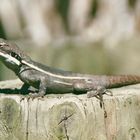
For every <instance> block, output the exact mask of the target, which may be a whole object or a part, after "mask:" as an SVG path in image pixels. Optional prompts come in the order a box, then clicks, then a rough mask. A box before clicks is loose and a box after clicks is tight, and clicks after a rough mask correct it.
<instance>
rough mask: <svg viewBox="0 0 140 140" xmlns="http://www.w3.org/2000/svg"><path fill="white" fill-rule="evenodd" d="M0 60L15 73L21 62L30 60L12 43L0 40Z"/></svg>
mask: <svg viewBox="0 0 140 140" xmlns="http://www.w3.org/2000/svg"><path fill="white" fill-rule="evenodd" d="M0 60H1V61H2V62H3V63H4V64H5V65H6V66H7V67H8V68H10V69H12V70H13V71H15V70H16V69H18V68H19V66H20V64H21V60H26V61H28V60H30V57H29V56H27V55H25V54H24V52H23V51H21V50H20V49H19V48H18V46H17V45H16V44H14V43H11V42H9V41H6V40H4V39H0Z"/></svg>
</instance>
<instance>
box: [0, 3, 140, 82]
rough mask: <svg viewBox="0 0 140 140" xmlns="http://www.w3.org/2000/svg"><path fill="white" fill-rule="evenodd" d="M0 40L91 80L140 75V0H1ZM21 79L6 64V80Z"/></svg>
mask: <svg viewBox="0 0 140 140" xmlns="http://www.w3.org/2000/svg"><path fill="white" fill-rule="evenodd" d="M0 38H5V39H8V40H10V41H12V42H15V43H16V44H17V45H18V46H19V47H20V48H21V49H22V50H24V51H26V52H27V54H29V55H30V56H31V57H32V59H34V60H36V61H38V62H41V63H43V64H46V65H49V66H52V67H57V68H60V69H64V70H68V71H74V72H79V73H89V74H107V75H111V74H140V71H139V69H140V1H139V0H113V1H110V0H51V1H50V0H33V1H29V0H24V1H22V0H14V1H11V0H0ZM14 78H16V76H15V75H14V73H13V72H11V71H10V70H8V69H7V68H6V67H5V66H4V65H3V64H2V63H0V80H6V79H14Z"/></svg>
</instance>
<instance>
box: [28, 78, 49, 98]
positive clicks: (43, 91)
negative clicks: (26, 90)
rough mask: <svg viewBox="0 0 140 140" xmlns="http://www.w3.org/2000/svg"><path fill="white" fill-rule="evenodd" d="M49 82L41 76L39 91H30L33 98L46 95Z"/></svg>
mask: <svg viewBox="0 0 140 140" xmlns="http://www.w3.org/2000/svg"><path fill="white" fill-rule="evenodd" d="M46 85H47V83H46V80H45V78H41V79H40V82H39V87H38V92H36V93H30V94H29V95H30V97H31V98H33V99H34V98H36V97H44V95H45V94H46V89H47V86H46Z"/></svg>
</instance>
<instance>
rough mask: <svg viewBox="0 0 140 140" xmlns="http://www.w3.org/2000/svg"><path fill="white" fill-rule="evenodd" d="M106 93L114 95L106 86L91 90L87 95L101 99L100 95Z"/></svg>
mask: <svg viewBox="0 0 140 140" xmlns="http://www.w3.org/2000/svg"><path fill="white" fill-rule="evenodd" d="M103 94H106V95H109V96H112V95H113V94H112V92H111V91H110V90H108V89H106V88H104V87H100V86H98V87H97V89H96V90H91V91H88V92H87V97H88V98H91V97H96V98H98V99H100V96H101V95H103Z"/></svg>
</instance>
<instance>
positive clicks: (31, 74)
mask: <svg viewBox="0 0 140 140" xmlns="http://www.w3.org/2000/svg"><path fill="white" fill-rule="evenodd" d="M0 61H2V62H3V63H4V64H5V65H6V66H7V67H8V68H9V69H11V70H12V71H13V72H14V73H15V74H16V75H17V76H18V77H19V79H20V80H21V81H23V83H24V84H23V85H22V87H21V91H22V90H25V91H26V90H28V89H29V88H30V87H34V88H35V89H37V92H35V93H30V95H31V96H33V97H43V96H44V95H45V94H50V93H54V94H57V93H59V94H64V93H74V94H84V93H87V97H97V98H102V95H103V94H107V92H108V89H111V88H116V87H122V86H127V85H131V84H137V83H140V76H136V75H90V74H80V73H74V72H70V71H64V70H61V69H57V68H53V67H50V66H47V65H43V64H41V63H38V62H36V61H34V60H32V59H31V58H30V57H29V56H28V55H27V54H25V52H23V51H22V50H21V49H20V48H19V47H18V46H17V45H16V44H15V43H12V42H9V41H7V40H5V39H0Z"/></svg>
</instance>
